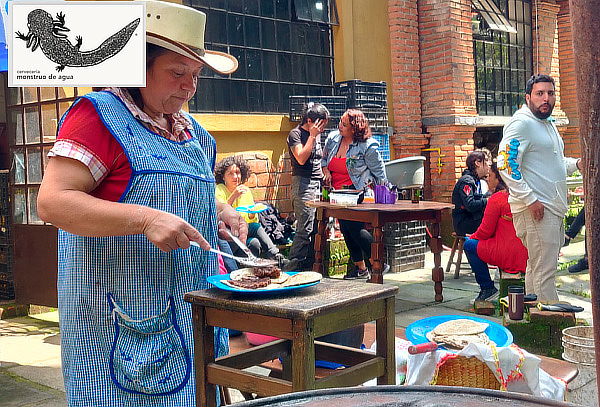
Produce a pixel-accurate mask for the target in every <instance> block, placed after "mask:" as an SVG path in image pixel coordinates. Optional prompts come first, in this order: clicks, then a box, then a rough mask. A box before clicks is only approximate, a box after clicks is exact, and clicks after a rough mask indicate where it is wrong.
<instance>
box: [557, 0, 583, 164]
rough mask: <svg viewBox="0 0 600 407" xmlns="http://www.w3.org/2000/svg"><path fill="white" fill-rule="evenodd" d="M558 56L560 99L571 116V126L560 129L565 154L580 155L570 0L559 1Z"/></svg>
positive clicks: (569, 116)
mask: <svg viewBox="0 0 600 407" xmlns="http://www.w3.org/2000/svg"><path fill="white" fill-rule="evenodd" d="M558 4H559V6H560V10H559V12H558V56H559V66H560V85H561V87H560V100H561V105H562V110H563V111H564V112H565V113H566V115H567V117H568V118H569V126H566V127H563V128H561V129H560V132H561V135H562V136H563V139H564V142H565V155H567V156H570V157H580V156H581V147H580V140H579V112H578V110H577V109H578V106H577V84H576V79H577V78H576V73H575V57H574V55H573V33H572V31H571V15H570V12H569V0H560V1H559V2H558Z"/></svg>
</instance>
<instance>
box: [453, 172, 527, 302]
mask: <svg viewBox="0 0 600 407" xmlns="http://www.w3.org/2000/svg"><path fill="white" fill-rule="evenodd" d="M488 184H489V187H490V191H494V192H495V193H494V194H493V195H492V196H491V197H490V198H489V200H488V202H487V206H486V208H485V212H484V213H483V219H482V221H481V225H479V228H478V229H477V231H475V233H473V234H472V235H471V236H470V238H469V239H467V240H466V241H465V245H464V250H465V252H466V253H467V258H468V260H469V264H470V265H471V269H472V270H473V272H474V273H475V279H476V280H477V284H479V287H480V289H481V291H480V293H479V295H478V296H477V298H476V299H475V301H490V300H493V299H496V298H497V297H498V289H497V288H496V287H494V281H493V280H492V278H491V277H490V271H489V268H488V264H491V265H494V266H498V267H499V268H501V269H502V270H503V271H505V272H508V273H524V272H525V268H526V267H527V258H528V255H527V249H526V248H525V246H523V243H522V242H521V239H519V238H518V237H517V234H516V232H515V227H514V226H513V222H512V213H511V212H510V205H509V204H508V189H507V188H506V184H505V183H504V181H503V180H502V178H500V173H499V172H498V167H497V166H496V163H494V164H492V165H491V167H490V172H489V176H488ZM486 263H487V264H486Z"/></svg>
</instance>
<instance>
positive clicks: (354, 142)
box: [321, 109, 389, 280]
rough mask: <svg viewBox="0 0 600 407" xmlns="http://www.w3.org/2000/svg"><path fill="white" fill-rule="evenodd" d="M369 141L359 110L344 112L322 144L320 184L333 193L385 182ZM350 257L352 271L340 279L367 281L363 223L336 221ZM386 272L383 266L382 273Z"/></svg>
mask: <svg viewBox="0 0 600 407" xmlns="http://www.w3.org/2000/svg"><path fill="white" fill-rule="evenodd" d="M378 147H379V143H378V142H377V140H375V139H374V138H372V137H371V129H370V128H369V122H368V120H367V119H366V118H365V115H364V114H363V112H361V111H360V110H355V109H348V110H347V111H346V112H345V113H344V115H343V116H342V118H341V119H340V124H339V131H333V132H331V133H330V134H329V136H328V137H327V140H325V148H324V149H323V159H322V160H321V167H322V168H323V175H324V178H323V181H324V183H325V185H331V186H333V188H334V189H341V188H343V187H350V188H353V189H358V190H362V189H363V188H365V187H366V186H367V185H368V184H369V183H372V182H375V183H381V182H384V181H386V175H385V169H384V166H383V160H382V158H381V155H380V154H379V151H378V150H377V148H378ZM339 223H340V229H341V232H342V234H343V235H344V240H345V241H346V246H347V247H348V251H349V252H350V257H351V258H352V261H353V262H354V264H355V265H356V268H355V269H354V270H353V271H352V272H349V273H347V274H346V275H345V276H344V279H347V280H348V279H355V278H369V269H368V268H367V265H366V264H365V260H368V259H369V258H370V257H371V243H372V242H373V236H371V234H370V233H369V232H368V231H367V230H365V224H364V222H355V221H349V220H342V219H340V220H339ZM388 269H389V266H388V265H385V266H384V273H385V271H386V270H388Z"/></svg>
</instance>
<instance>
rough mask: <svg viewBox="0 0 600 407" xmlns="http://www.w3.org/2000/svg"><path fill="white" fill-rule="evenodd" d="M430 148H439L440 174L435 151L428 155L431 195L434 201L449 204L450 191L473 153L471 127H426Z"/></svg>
mask: <svg viewBox="0 0 600 407" xmlns="http://www.w3.org/2000/svg"><path fill="white" fill-rule="evenodd" d="M427 130H428V131H429V136H430V146H431V147H433V148H439V149H440V153H441V162H442V167H441V172H440V167H439V166H438V156H439V153H438V152H437V151H432V152H430V153H429V162H430V176H431V193H432V195H433V197H434V199H436V200H440V201H444V202H450V201H451V200H452V189H453V188H454V184H456V181H457V180H458V179H459V178H460V177H461V175H462V172H463V171H464V170H465V168H467V167H466V165H465V161H466V159H467V155H469V153H470V152H471V151H473V149H474V146H473V133H474V132H475V127H473V126H454V125H448V126H431V127H428V128H427Z"/></svg>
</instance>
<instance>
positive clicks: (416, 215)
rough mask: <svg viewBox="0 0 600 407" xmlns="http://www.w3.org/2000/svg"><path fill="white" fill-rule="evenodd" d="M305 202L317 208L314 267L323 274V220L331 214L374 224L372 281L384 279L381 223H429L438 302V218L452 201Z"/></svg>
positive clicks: (440, 274) (441, 274)
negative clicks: (418, 221)
mask: <svg viewBox="0 0 600 407" xmlns="http://www.w3.org/2000/svg"><path fill="white" fill-rule="evenodd" d="M307 205H309V206H312V207H314V208H317V219H318V221H319V225H318V227H317V235H316V236H315V264H314V266H313V270H314V271H317V272H319V273H322V274H323V275H325V276H326V272H324V267H323V253H324V251H325V244H326V243H327V235H326V230H325V227H326V224H327V219H328V218H329V217H330V216H332V217H334V218H338V219H345V220H354V221H358V222H365V223H370V224H371V226H373V243H372V244H371V264H372V266H373V270H372V275H371V279H370V280H369V281H370V282H372V283H380V284H381V283H383V275H382V274H381V272H382V270H383V260H384V248H383V232H382V227H383V225H384V224H385V223H386V222H406V221H411V220H424V221H428V222H430V223H431V228H430V232H431V239H430V241H429V246H430V247H431V251H432V252H433V261H434V267H433V269H432V272H431V279H432V280H433V282H434V290H435V300H436V301H438V302H441V301H442V300H443V299H444V297H443V295H442V281H444V270H443V269H442V265H441V263H442V256H441V254H442V240H441V237H440V221H441V219H442V211H443V210H446V209H451V208H452V207H453V206H454V205H452V204H449V203H443V202H432V201H421V202H419V203H412V202H411V201H397V202H396V203H395V204H393V205H386V204H360V205H356V206H343V205H337V204H332V203H329V202H307Z"/></svg>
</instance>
